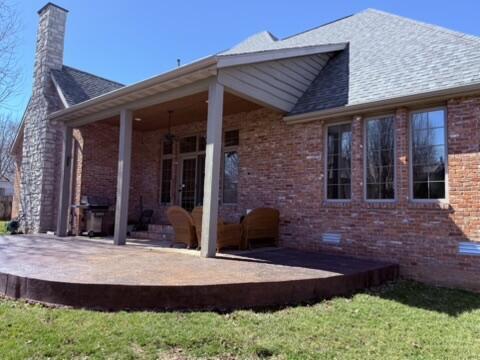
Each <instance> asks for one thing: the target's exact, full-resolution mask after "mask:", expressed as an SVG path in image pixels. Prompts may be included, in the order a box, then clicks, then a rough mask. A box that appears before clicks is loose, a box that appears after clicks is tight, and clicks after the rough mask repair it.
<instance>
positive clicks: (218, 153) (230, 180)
mask: <svg viewBox="0 0 480 360" xmlns="http://www.w3.org/2000/svg"><path fill="white" fill-rule="evenodd" d="M345 47H346V44H332V45H322V46H313V47H305V48H292V49H283V50H269V51H263V52H261V53H250V54H240V55H224V56H213V57H210V58H206V59H204V60H200V61H199V62H196V63H193V64H190V65H187V66H184V67H181V68H179V69H176V70H173V71H171V72H169V73H165V74H162V75H160V76H158V77H155V78H152V79H149V80H146V81H144V82H141V83H137V84H134V85H132V86H128V87H125V88H121V89H118V90H115V91H112V92H110V93H107V94H105V95H102V96H100V97H98V98H93V99H90V100H88V101H85V102H83V103H80V104H77V105H74V106H72V107H70V108H66V109H64V110H61V111H58V112H56V113H53V114H52V115H51V116H50V119H51V120H52V121H56V122H60V123H61V124H62V126H63V128H64V132H65V136H64V144H63V158H62V169H61V177H60V192H59V193H60V195H59V208H58V221H57V231H56V234H57V235H59V236H65V235H67V234H68V233H69V219H71V218H69V214H70V209H71V205H72V203H73V204H74V203H78V202H79V200H80V199H79V197H81V196H82V195H91V194H90V192H91V191H88V192H85V191H84V189H85V183H87V182H93V183H94V184H93V185H91V186H90V189H95V188H96V192H97V194H98V193H99V191H100V190H99V189H102V190H101V194H100V195H105V194H111V193H112V190H113V189H115V194H114V196H111V203H113V204H114V208H115V211H114V214H115V217H114V227H113V233H114V243H115V244H117V245H123V244H125V242H126V236H127V232H128V223H129V215H131V214H132V212H134V211H135V207H139V208H141V209H142V208H145V207H146V208H150V207H154V208H155V209H156V217H157V218H156V221H158V222H160V223H161V222H165V216H164V212H165V208H166V207H168V206H169V205H178V206H181V207H183V208H184V209H186V210H187V211H190V210H191V209H192V208H193V207H195V206H198V205H202V206H203V218H202V226H201V228H202V230H201V241H200V243H201V249H202V255H203V256H205V257H212V256H214V255H215V249H216V244H217V225H218V221H219V204H220V205H222V215H225V214H226V215H227V216H230V217H231V218H230V219H229V220H230V221H233V222H238V221H239V220H240V217H241V216H242V215H244V214H245V212H246V211H247V210H249V209H251V208H254V207H263V206H268V205H272V204H273V203H274V201H272V192H271V191H270V189H267V188H266V189H265V195H263V194H262V195H260V196H258V193H259V192H261V191H262V190H261V189H260V191H257V189H256V186H257V185H256V182H255V178H254V175H252V176H251V174H250V172H249V171H248V166H247V167H242V165H239V163H240V164H242V161H243V164H247V165H248V163H247V161H244V160H242V154H241V153H240V152H241V151H240V150H239V149H238V148H237V147H238V146H239V143H241V142H242V141H245V140H247V141H248V140H250V138H255V139H256V141H260V142H261V141H265V140H268V143H269V144H273V143H272V141H275V139H266V138H264V137H263V136H260V135H258V131H257V129H256V128H255V127H252V128H249V129H245V128H243V131H242V132H240V131H239V128H240V127H245V126H246V125H247V124H248V123H249V122H252V123H253V124H255V122H256V121H257V120H258V119H262V121H264V120H265V119H267V120H268V121H269V122H270V124H273V121H276V122H277V124H278V125H280V124H281V122H282V117H283V115H284V114H286V113H288V111H290V110H291V109H292V108H293V107H294V106H295V104H296V102H297V100H298V99H299V98H300V97H301V96H302V95H303V93H304V91H305V90H306V89H307V88H308V87H309V86H310V84H311V82H312V81H313V80H314V79H315V77H316V76H317V75H318V74H319V73H320V71H321V70H322V69H323V67H324V66H325V65H326V64H327V62H328V60H329V59H330V57H332V56H334V55H335V54H336V53H337V52H339V51H343V50H344V49H345ZM262 111H264V112H262ZM237 114H246V115H245V116H243V117H235V116H236V115H237ZM251 114H253V115H251ZM227 118H228V119H229V121H227V122H226V119H227ZM268 121H267V122H268ZM264 123H265V121H264ZM277 124H276V126H278V125H277ZM101 125H103V126H101ZM105 126H110V130H106V127H105ZM269 126H270V125H269ZM112 129H113V130H112ZM88 132H90V133H93V134H94V137H97V138H98V141H96V142H95V144H94V145H93V146H92V142H91V141H90V144H88V142H89V140H88V138H87V137H84V134H85V133H88ZM74 139H75V140H76V142H77V143H78V146H79V147H81V151H80V153H78V154H77V155H75V151H74V147H75V146H74V145H73V143H74V141H73V140H74ZM242 139H243V140H242ZM82 142H84V143H82ZM89 145H90V146H92V148H93V149H94V150H93V151H92V150H89ZM115 148H116V149H117V150H115ZM139 148H140V149H141V148H143V150H145V149H146V151H143V155H144V156H142V153H141V151H140V152H139V151H138V149H139ZM106 150H108V151H106ZM89 151H92V152H93V154H92V153H91V154H89ZM263 151H264V152H265V149H264V150H263ZM266 151H267V152H268V151H273V150H272V148H271V147H270V149H268V147H267V149H266ZM243 152H244V154H243V155H248V156H249V158H250V161H255V158H254V157H256V156H258V155H260V154H256V153H255V150H254V149H252V148H247V147H244V148H243ZM139 154H140V155H139ZM87 155H88V156H90V157H91V158H94V159H96V162H97V163H96V165H95V166H94V167H92V166H90V167H89V166H88V164H86V165H85V164H83V163H82V166H83V165H85V166H83V168H82V169H81V170H79V169H78V165H77V163H78V161H79V158H80V162H82V161H83V157H85V156H87ZM262 156H265V154H262ZM266 156H267V157H268V154H266ZM239 158H240V159H239ZM99 159H100V160H101V161H99ZM112 161H113V162H114V165H113V166H111V165H108V164H111V163H112ZM74 164H75V165H74ZM132 167H133V171H132ZM262 167H264V166H263V165H262V166H261V167H260V170H261V171H262V172H265V171H268V170H269V169H264V168H262ZM112 169H114V172H115V174H112V172H113V171H112ZM275 170H276V171H281V169H275ZM79 173H81V175H79ZM240 173H241V174H242V176H240V175H239V174H240ZM276 174H278V172H277V173H274V172H271V171H268V175H267V176H268V177H272V178H274V177H275V176H277V175H276ZM248 177H250V178H251V179H252V182H251V183H250V184H249V185H248V186H250V187H251V188H252V187H253V189H254V190H255V192H256V197H255V199H252V201H250V202H248V201H244V202H243V206H242V207H238V206H236V200H237V198H238V196H239V194H238V187H239V186H240V185H239V184H238V183H239V181H240V182H241V181H242V178H243V179H246V178H248ZM105 178H109V180H110V181H107V182H106V181H105ZM112 178H114V183H111V180H112ZM264 179H265V176H264V175H262V177H261V178H260V179H258V180H264ZM267 180H268V181H271V179H267ZM242 191H243V194H245V193H246V192H247V191H249V189H247V188H246V187H244V188H243V189H242ZM82 192H83V194H82ZM286 195H287V196H292V194H286ZM75 196H76V198H75ZM281 197H282V198H285V195H282V196H281ZM132 200H133V201H132ZM152 200H155V202H156V204H154V205H147V204H146V203H147V202H151V201H152ZM155 209H154V211H155Z"/></svg>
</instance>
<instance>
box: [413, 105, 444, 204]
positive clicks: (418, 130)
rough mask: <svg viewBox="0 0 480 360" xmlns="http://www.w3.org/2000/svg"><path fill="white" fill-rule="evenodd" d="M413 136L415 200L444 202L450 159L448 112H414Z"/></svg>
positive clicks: (439, 110)
mask: <svg viewBox="0 0 480 360" xmlns="http://www.w3.org/2000/svg"><path fill="white" fill-rule="evenodd" d="M410 133H411V161H410V169H411V174H412V195H413V198H414V199H444V198H445V169H446V159H447V151H446V136H445V134H446V132H445V110H443V109H438V110H431V111H422V112H414V113H412V116H411V123H410Z"/></svg>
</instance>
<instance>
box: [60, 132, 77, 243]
mask: <svg viewBox="0 0 480 360" xmlns="http://www.w3.org/2000/svg"><path fill="white" fill-rule="evenodd" d="M72 143H73V128H71V127H69V126H65V128H64V134H63V148H62V164H61V173H60V196H59V202H58V214H57V231H56V234H57V236H67V229H68V215H69V214H68V213H69V211H70V200H71V190H72V189H71V184H72Z"/></svg>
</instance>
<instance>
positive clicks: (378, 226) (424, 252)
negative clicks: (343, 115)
mask: <svg viewBox="0 0 480 360" xmlns="http://www.w3.org/2000/svg"><path fill="white" fill-rule="evenodd" d="M392 112H394V113H395V118H396V157H397V165H396V166H397V168H396V171H397V172H396V174H397V175H396V180H397V188H396V191H397V201H396V202H395V203H375V202H366V201H364V200H363V199H364V193H363V192H364V189H363V171H364V170H363V118H362V117H361V116H355V117H352V118H350V119H349V120H351V121H352V124H353V126H352V131H353V154H352V158H353V160H352V184H353V186H352V200H351V201H349V202H346V203H334V202H328V201H326V200H325V191H324V180H323V179H324V155H323V152H324V151H323V149H324V141H323V139H324V128H325V123H324V122H323V121H314V122H309V123H305V124H297V125H287V124H285V123H284V122H283V121H282V116H281V115H280V114H278V113H276V112H273V111H270V110H267V109H260V110H256V111H253V112H249V113H241V114H237V115H233V116H229V117H226V118H225V119H224V129H233V128H237V129H239V130H240V147H239V149H238V151H239V156H240V179H239V202H238V204H237V205H235V206H232V205H225V206H221V209H220V212H221V216H223V217H224V218H226V219H228V220H230V221H238V219H239V217H240V216H241V215H242V214H243V213H244V212H245V210H246V209H249V208H254V207H259V206H272V207H275V208H277V209H279V210H280V213H281V244H282V245H283V246H288V247H295V248H301V249H309V250H315V251H324V252H330V253H340V254H347V255H352V256H356V257H366V258H374V259H380V260H386V261H393V262H397V263H399V264H400V265H401V272H402V274H403V275H404V276H406V277H409V278H413V279H417V280H421V281H426V282H430V283H436V284H441V285H451V286H459V287H464V288H469V289H474V290H480V281H479V274H480V258H479V257H474V256H464V255H462V256H461V255H458V244H459V242H460V241H475V242H480V191H479V190H480V189H479V181H480V152H479V150H480V149H479V146H480V125H479V122H480V98H458V99H452V100H450V101H448V103H447V112H448V119H447V123H448V126H447V127H448V129H447V131H448V149H449V156H448V177H449V179H448V183H449V203H448V204H443V205H438V204H437V205H436V204H426V203H418V202H415V203H413V202H411V201H410V200H409V185H408V182H409V180H408V178H409V165H408V141H409V140H408V117H409V112H408V109H406V108H398V109H393V110H392ZM344 120H345V119H344ZM347 120H348V119H347ZM205 125H206V123H205V122H195V123H192V124H189V125H185V126H178V127H173V128H172V132H173V133H174V134H176V135H177V136H186V135H190V134H194V133H195V132H202V131H205ZM80 131H81V133H82V136H83V139H84V147H83V150H82V156H83V165H82V166H83V173H81V172H77V175H78V177H79V178H81V191H82V192H84V193H88V194H97V195H106V196H108V197H110V198H111V199H112V201H113V199H114V198H115V183H116V160H117V151H118V150H117V146H118V128H115V127H112V126H109V125H101V124H96V125H89V126H85V127H83V128H82V129H80ZM161 139H162V132H161V131H153V132H147V133H143V134H142V133H138V132H135V134H134V141H133V144H134V145H133V154H134V155H133V161H132V182H131V183H132V187H131V195H130V212H131V215H132V216H138V211H139V210H138V205H139V199H140V196H141V197H142V198H143V202H144V207H146V208H147V207H149V208H154V209H155V210H156V219H155V220H156V222H158V223H160V222H163V221H165V218H164V210H165V207H162V206H159V205H158V204H159V177H160V171H159V170H160V143H161ZM175 171H176V170H175ZM174 186H176V185H174ZM174 188H176V187H174ZM77 190H78V189H77ZM77 196H78V195H77ZM325 232H334V233H340V234H341V235H342V240H341V243H340V245H339V246H332V245H328V244H326V243H324V242H322V234H323V233H325Z"/></svg>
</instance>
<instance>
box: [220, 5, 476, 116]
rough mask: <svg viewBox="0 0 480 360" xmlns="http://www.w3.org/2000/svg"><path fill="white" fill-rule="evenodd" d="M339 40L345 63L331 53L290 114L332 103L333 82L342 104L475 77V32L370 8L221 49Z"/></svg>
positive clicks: (450, 84) (235, 50) (454, 84)
mask: <svg viewBox="0 0 480 360" xmlns="http://www.w3.org/2000/svg"><path fill="white" fill-rule="evenodd" d="M342 42H345V43H349V49H348V64H346V63H345V62H340V61H339V58H338V56H337V57H334V58H332V59H331V60H330V62H332V63H334V62H335V61H336V62H337V63H336V64H330V66H329V65H327V66H326V67H325V68H324V69H323V70H322V71H321V73H320V74H319V75H318V78H317V79H316V80H314V81H313V83H312V85H311V87H310V88H309V89H308V90H307V91H306V92H305V94H304V95H303V96H302V97H301V98H300V99H299V101H298V103H297V105H296V106H295V107H294V109H293V110H292V114H300V113H305V112H311V111H315V110H321V109H326V108H329V107H336V106H338V105H339V104H338V102H337V101H335V99H334V97H333V96H331V95H329V91H331V90H333V89H337V88H338V90H337V92H340V93H341V98H342V99H343V102H344V104H343V105H356V104H361V103H368V102H372V101H379V100H386V99H389V98H396V97H401V96H407V95H413V94H420V93H424V92H429V91H436V90H443V89H448V88H454V87H459V86H464V85H471V84H476V83H477V84H478V83H480V38H479V37H475V36H471V35H466V34H462V33H459V32H455V31H451V30H448V29H444V28H441V27H438V26H434V25H429V24H425V23H421V22H417V21H414V20H410V19H407V18H403V17H400V16H397V15H392V14H388V13H384V12H382V11H378V10H373V9H368V10H365V11H363V12H360V13H358V14H355V15H352V16H349V17H346V18H343V19H340V20H338V21H335V22H332V23H329V24H326V25H324V26H320V27H318V28H315V29H312V30H309V31H306V32H303V33H300V34H297V35H294V36H291V37H288V38H285V39H283V40H278V41H271V42H269V41H263V42H262V47H261V49H260V47H259V46H258V45H259V42H254V45H255V46H252V47H251V48H248V46H246V45H248V42H246V43H241V44H240V45H239V46H237V47H234V48H232V49H230V50H228V51H226V52H224V53H222V54H228V55H231V54H240V53H248V52H252V51H259V50H273V49H284V48H292V47H303V46H311V45H321V44H331V43H342ZM343 60H345V58H343ZM327 72H333V73H334V74H333V73H332V74H330V75H329V74H327ZM345 77H347V79H348V81H346V80H345ZM345 85H346V86H347V89H346V94H345V93H344V92H345Z"/></svg>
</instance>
